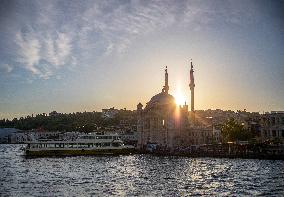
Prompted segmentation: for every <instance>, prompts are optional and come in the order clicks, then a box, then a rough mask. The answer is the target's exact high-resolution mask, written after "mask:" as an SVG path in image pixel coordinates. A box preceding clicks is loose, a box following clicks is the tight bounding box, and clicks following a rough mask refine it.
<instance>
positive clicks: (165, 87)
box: [162, 66, 170, 94]
mask: <svg viewBox="0 0 284 197" xmlns="http://www.w3.org/2000/svg"><path fill="white" fill-rule="evenodd" d="M168 78H169V75H168V67H167V66H166V69H165V85H164V87H163V89H162V92H165V93H166V94H168V92H169V89H170V88H169V79H168Z"/></svg>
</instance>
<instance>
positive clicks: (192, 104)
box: [189, 61, 195, 118]
mask: <svg viewBox="0 0 284 197" xmlns="http://www.w3.org/2000/svg"><path fill="white" fill-rule="evenodd" d="M190 65H191V68H190V77H189V78H190V83H189V87H190V91H191V112H192V113H193V118H194V87H195V84H194V76H193V72H194V71H193V64H192V61H190Z"/></svg>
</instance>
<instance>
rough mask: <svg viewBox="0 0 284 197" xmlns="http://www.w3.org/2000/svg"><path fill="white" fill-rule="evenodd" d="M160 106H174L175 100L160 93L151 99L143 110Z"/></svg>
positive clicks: (168, 95) (166, 94) (164, 93)
mask: <svg viewBox="0 0 284 197" xmlns="http://www.w3.org/2000/svg"><path fill="white" fill-rule="evenodd" d="M162 105H175V98H174V97H173V96H172V95H170V94H168V93H166V92H161V93H159V94H157V95H155V96H153V97H152V98H151V100H150V101H149V102H148V103H147V105H146V107H145V109H148V110H149V109H151V108H153V107H154V106H162Z"/></svg>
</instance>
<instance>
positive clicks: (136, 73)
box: [0, 0, 284, 119]
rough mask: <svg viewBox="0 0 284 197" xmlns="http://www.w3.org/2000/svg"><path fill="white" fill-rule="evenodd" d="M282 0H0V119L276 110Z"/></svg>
mask: <svg viewBox="0 0 284 197" xmlns="http://www.w3.org/2000/svg"><path fill="white" fill-rule="evenodd" d="M283 10H284V1H277V0H275V1H269V0H266V1H262V0H255V1H254V0H245V1H242V0H240V1H219V0H216V1H211V0H210V1H206V0H205V1H197V0H194V1H182V0H179V1H172V0H168V1H167V0H163V1H147V0H141V1H139V0H133V1H132V0H128V1H126V0H125V1H124V0H123V1H119V0H114V1H108V0H105V1H100V0H98V1H95V0H93V1H87V0H86V1H71V0H66V1H64V0H62V1H51V0H47V1H41V0H38V1H33V0H29V1H20V0H18V1H13V0H7V1H6V0H1V1H0V118H1V119H2V118H9V119H11V118H13V117H21V116H26V115H31V114H38V113H49V112H51V111H53V110H56V111H57V112H63V113H70V112H77V111H101V109H102V108H110V107H115V108H119V109H120V108H127V109H136V105H137V104H138V103H139V102H141V103H142V104H143V105H144V107H145V105H146V103H147V102H148V101H149V100H150V99H151V97H152V96H154V95H155V94H158V93H160V92H161V91H162V86H163V83H164V69H165V66H167V67H168V73H169V86H170V90H169V93H170V94H172V95H174V96H176V97H177V98H178V100H180V101H181V102H184V101H186V102H187V103H189V101H190V90H189V86H188V84H189V70H190V59H192V61H193V64H194V71H195V72H194V76H195V109H197V110H198V109H223V110H243V109H246V110H247V111H256V112H260V113H262V112H264V111H272V110H284V65H283V64H284V12H283Z"/></svg>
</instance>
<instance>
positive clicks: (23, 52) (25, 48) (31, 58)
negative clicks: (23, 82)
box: [15, 32, 41, 74]
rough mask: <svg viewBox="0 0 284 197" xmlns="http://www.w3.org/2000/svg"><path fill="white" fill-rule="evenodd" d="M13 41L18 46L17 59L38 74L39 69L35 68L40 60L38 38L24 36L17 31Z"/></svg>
mask: <svg viewBox="0 0 284 197" xmlns="http://www.w3.org/2000/svg"><path fill="white" fill-rule="evenodd" d="M15 42H16V44H17V46H18V58H17V61H18V62H19V63H21V64H22V65H24V66H25V68H26V69H28V70H29V71H31V72H32V73H33V74H40V71H39V69H38V68H36V65H37V64H38V63H39V60H40V48H41V45H40V42H39V40H38V39H36V38H34V37H31V36H28V37H26V38H24V37H23V35H22V34H21V33H20V32H18V33H17V34H16V40H15Z"/></svg>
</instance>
